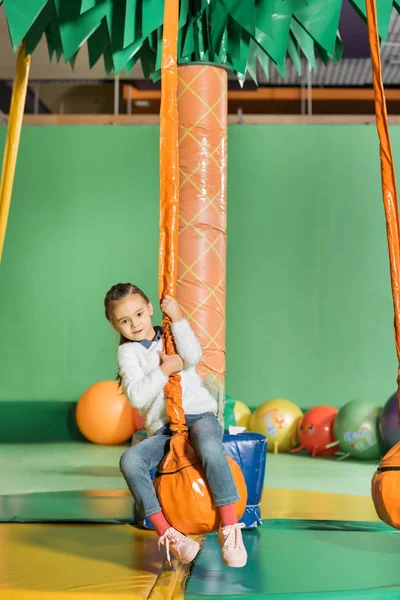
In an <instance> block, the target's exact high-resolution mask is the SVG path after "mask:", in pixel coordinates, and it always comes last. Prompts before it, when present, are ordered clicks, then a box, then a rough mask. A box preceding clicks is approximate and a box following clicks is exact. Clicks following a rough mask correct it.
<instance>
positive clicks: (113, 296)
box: [104, 283, 150, 385]
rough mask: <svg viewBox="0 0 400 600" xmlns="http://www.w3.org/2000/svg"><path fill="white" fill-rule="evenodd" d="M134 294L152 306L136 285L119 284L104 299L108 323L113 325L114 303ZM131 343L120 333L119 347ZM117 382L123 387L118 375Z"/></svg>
mask: <svg viewBox="0 0 400 600" xmlns="http://www.w3.org/2000/svg"><path fill="white" fill-rule="evenodd" d="M133 294H138V296H141V297H142V298H143V300H144V301H145V302H146V303H147V304H150V300H149V299H148V297H147V296H146V294H145V293H144V292H143V291H142V290H141V289H140V288H138V287H137V286H136V285H133V284H132V283H117V284H115V285H113V286H112V288H110V289H109V290H108V292H107V294H106V297H105V298H104V312H105V315H106V319H107V321H110V323H111V324H112V316H113V303H114V302H116V301H117V300H122V299H123V298H126V297H127V296H130V295H133ZM129 341H130V340H128V339H127V338H126V337H125V336H124V335H122V333H120V336H119V345H120V346H121V345H122V344H125V343H126V342H129ZM117 380H118V381H119V384H120V385H121V377H120V375H119V374H118V375H117Z"/></svg>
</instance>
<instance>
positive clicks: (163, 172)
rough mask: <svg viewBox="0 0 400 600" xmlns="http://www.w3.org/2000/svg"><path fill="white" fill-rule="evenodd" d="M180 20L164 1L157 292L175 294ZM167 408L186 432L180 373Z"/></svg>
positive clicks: (170, 346)
mask: <svg viewBox="0 0 400 600" xmlns="http://www.w3.org/2000/svg"><path fill="white" fill-rule="evenodd" d="M178 20H179V0H165V5H164V28H163V48H162V67H161V109H160V255H159V263H158V293H159V297H160V299H162V298H163V297H164V296H166V295H170V296H172V297H175V296H176V281H177V273H178V235H179V148H178V100H177V89H178V66H177V47H178ZM163 329H164V346H165V352H166V353H167V354H173V353H175V345H174V341H173V338H172V333H171V323H170V320H169V319H168V318H167V317H165V316H164V318H163ZM165 395H166V410H167V416H168V419H169V422H170V424H171V429H172V430H173V431H186V427H185V415H184V412H183V409H182V389H181V385H180V376H179V375H177V374H174V373H173V374H172V375H170V377H169V381H168V383H167V385H166V386H165Z"/></svg>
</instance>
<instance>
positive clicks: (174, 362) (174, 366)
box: [158, 350, 183, 377]
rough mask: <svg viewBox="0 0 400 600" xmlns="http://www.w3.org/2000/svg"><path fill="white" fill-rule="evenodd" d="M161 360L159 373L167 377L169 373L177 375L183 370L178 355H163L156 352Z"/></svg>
mask: <svg viewBox="0 0 400 600" xmlns="http://www.w3.org/2000/svg"><path fill="white" fill-rule="evenodd" d="M158 354H159V355H160V359H161V367H160V368H161V371H162V372H163V373H164V375H166V376H167V377H169V376H170V375H171V373H179V371H182V369H183V360H182V359H181V357H180V356H179V354H169V355H168V354H165V353H164V352H161V351H160V350H158Z"/></svg>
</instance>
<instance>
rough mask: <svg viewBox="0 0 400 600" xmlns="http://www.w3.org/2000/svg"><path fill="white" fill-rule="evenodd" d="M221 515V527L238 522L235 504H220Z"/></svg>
mask: <svg viewBox="0 0 400 600" xmlns="http://www.w3.org/2000/svg"><path fill="white" fill-rule="evenodd" d="M218 511H219V516H220V518H221V527H227V526H228V525H234V524H235V523H237V522H238V520H237V518H236V510H235V505H234V504H233V503H232V504H225V506H218Z"/></svg>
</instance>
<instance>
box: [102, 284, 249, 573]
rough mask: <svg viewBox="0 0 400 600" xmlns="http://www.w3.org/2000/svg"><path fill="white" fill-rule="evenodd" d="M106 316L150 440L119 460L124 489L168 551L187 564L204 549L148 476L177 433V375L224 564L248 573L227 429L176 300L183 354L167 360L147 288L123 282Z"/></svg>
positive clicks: (165, 307)
mask: <svg viewBox="0 0 400 600" xmlns="http://www.w3.org/2000/svg"><path fill="white" fill-rule="evenodd" d="M104 306H105V313H106V317H107V319H108V321H110V323H111V324H112V326H113V327H114V329H115V330H116V331H118V332H119V333H120V345H119V348H118V366H119V376H120V379H121V383H122V387H123V389H124V392H125V394H126V397H127V398H128V400H129V401H130V402H131V404H132V405H133V406H135V407H136V408H137V409H138V411H139V412H140V414H141V415H142V416H143V417H144V419H145V422H146V429H147V433H148V438H147V439H146V440H144V441H142V442H140V443H139V444H137V445H135V446H133V447H131V448H129V449H128V450H127V451H126V452H124V454H123V455H122V457H121V461H120V468H121V471H122V474H123V475H124V477H125V480H126V483H127V485H128V487H129V489H130V491H131V493H132V494H133V496H134V497H135V499H136V501H137V502H138V503H139V505H140V506H141V507H142V508H143V510H144V514H145V515H146V517H148V518H149V520H150V521H151V523H152V524H153V526H154V528H155V530H156V532H157V534H158V535H159V536H160V538H159V547H160V545H161V544H163V545H165V547H166V550H167V555H168V557H169V550H171V552H172V554H173V555H174V556H176V558H178V559H179V560H180V561H181V562H182V563H190V562H191V561H192V560H193V559H194V558H195V556H196V555H197V553H198V551H199V549H200V546H199V544H198V542H196V541H195V540H192V539H190V538H189V537H186V536H185V535H183V534H182V533H180V532H179V531H177V530H176V529H174V528H173V527H171V525H170V523H168V521H167V520H166V518H165V517H164V515H163V513H162V510H161V507H160V504H159V502H158V499H157V495H156V493H155V489H154V485H153V482H152V481H151V478H150V473H149V472H150V470H151V469H152V468H154V467H157V466H158V464H159V463H160V462H161V460H162V458H163V457H164V455H165V454H166V452H167V450H168V444H169V440H170V437H171V435H172V433H171V431H170V429H169V426H168V419H167V416H166V411H165V397H164V386H165V385H166V383H167V381H168V377H169V375H170V374H171V373H179V374H180V377H181V387H182V406H183V410H184V412H185V416H186V423H187V427H188V429H189V439H190V441H191V442H192V444H193V446H194V447H195V448H196V451H197V453H198V455H199V457H200V459H201V461H202V464H203V466H204V469H205V472H206V475H207V480H208V483H209V485H210V488H211V491H212V494H213V498H214V504H215V506H216V507H217V508H218V511H219V513H220V518H221V525H220V528H219V532H218V541H219V544H220V546H221V548H222V560H223V561H224V563H225V564H226V565H228V566H230V567H243V566H244V565H245V564H246V561H247V553H246V549H245V547H244V545H243V539H242V532H241V528H242V527H243V524H241V523H238V522H237V519H236V514H235V505H234V503H235V502H236V501H237V500H239V496H238V493H237V490H236V486H235V483H234V481H233V478H232V475H231V471H230V468H229V466H228V463H227V461H226V458H225V452H224V448H223V444H222V429H221V426H220V424H219V422H218V419H217V417H216V414H217V403H216V400H215V399H214V398H213V397H212V395H211V394H210V393H209V392H208V391H207V390H206V388H205V387H204V386H203V385H202V382H201V379H200V376H199V375H198V374H197V372H196V365H197V364H198V362H199V361H200V358H201V353H202V352H201V347H200V344H199V342H198V340H197V338H196V336H195V335H194V333H193V331H192V329H191V327H190V325H189V323H188V321H187V320H186V319H184V318H183V314H182V311H181V309H180V308H179V305H178V303H177V302H176V300H174V299H173V298H171V297H170V296H166V297H165V298H164V300H163V301H162V303H161V309H162V311H163V312H164V313H165V314H166V315H167V316H168V317H169V318H170V319H171V321H172V325H171V328H172V335H173V336H174V341H175V346H176V349H177V354H173V355H169V356H167V355H166V354H164V352H163V348H162V337H161V334H162V330H161V328H160V327H153V324H152V320H151V317H152V315H153V307H152V304H151V302H150V301H149V299H148V297H147V296H146V294H145V293H144V292H142V290H140V289H139V288H137V287H136V286H134V285H132V284H130V283H118V284H117V285H114V286H113V287H112V288H111V289H110V290H109V291H108V292H107V295H106V298H105V301H104Z"/></svg>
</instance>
